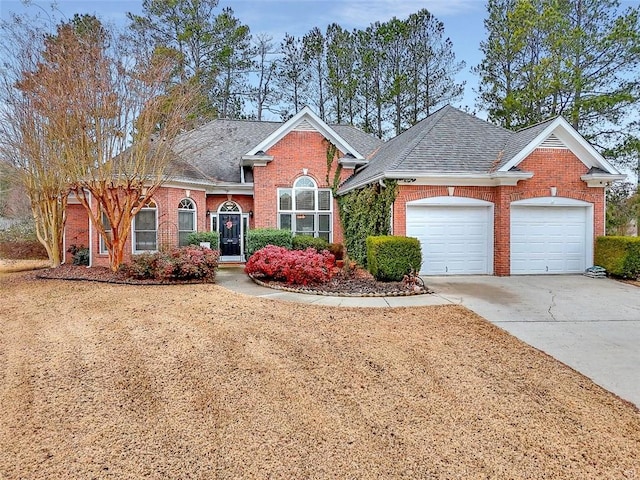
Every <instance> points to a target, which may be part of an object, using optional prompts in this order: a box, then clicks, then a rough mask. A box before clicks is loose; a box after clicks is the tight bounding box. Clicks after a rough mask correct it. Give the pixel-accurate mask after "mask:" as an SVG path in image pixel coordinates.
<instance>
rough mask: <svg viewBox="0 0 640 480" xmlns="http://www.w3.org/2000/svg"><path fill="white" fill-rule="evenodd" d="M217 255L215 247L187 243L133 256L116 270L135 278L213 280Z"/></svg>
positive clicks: (218, 254)
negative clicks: (183, 245)
mask: <svg viewBox="0 0 640 480" xmlns="http://www.w3.org/2000/svg"><path fill="white" fill-rule="evenodd" d="M219 258H220V253H219V252H218V250H211V249H209V248H204V247H196V246H194V245H189V246H188V247H177V248H173V249H171V250H170V251H169V252H156V253H143V254H141V255H134V256H133V258H132V260H131V263H127V264H124V265H122V266H121V267H120V270H121V271H122V272H123V273H124V274H125V275H126V276H127V277H132V278H137V279H154V280H158V281H175V280H178V281H180V280H182V281H184V280H201V281H204V282H213V281H214V279H215V275H216V269H217V268H218V260H219Z"/></svg>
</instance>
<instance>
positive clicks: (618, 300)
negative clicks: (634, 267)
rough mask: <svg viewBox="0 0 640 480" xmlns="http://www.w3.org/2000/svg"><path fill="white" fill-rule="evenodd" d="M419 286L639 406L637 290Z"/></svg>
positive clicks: (607, 283) (497, 281)
mask: <svg viewBox="0 0 640 480" xmlns="http://www.w3.org/2000/svg"><path fill="white" fill-rule="evenodd" d="M425 283H426V284H427V285H428V286H429V287H431V288H432V289H433V290H435V292H436V293H437V294H438V295H440V296H441V297H442V298H444V299H446V300H448V301H450V302H452V303H460V304H462V305H465V306H466V307H468V308H470V309H471V310H473V311H474V312H476V313H478V314H479V315H482V316H483V317H484V318H486V319H487V320H489V321H491V322H492V323H494V324H496V325H498V326H499V327H501V328H503V329H504V330H506V331H508V332H510V333H511V334H512V335H514V336H516V337H518V338H519V339H521V340H523V341H525V342H526V343H528V344H529V345H532V346H534V347H536V348H538V349H539V350H542V351H544V352H546V353H548V354H549V355H552V356H553V357H555V358H557V359H558V360H560V361H561V362H563V363H565V364H567V365H569V366H570V367H572V368H574V369H576V370H578V371H579V372H581V373H582V374H584V375H586V376H587V377H589V378H591V379H592V380H593V381H594V382H595V383H597V384H598V385H600V386H602V387H604V388H606V389H607V390H609V391H611V392H613V393H615V394H617V395H618V396H620V397H622V398H624V399H625V400H629V401H631V402H633V403H634V404H635V405H636V406H638V407H640V288H638V287H636V286H633V285H627V284H624V283H621V282H616V281H614V280H609V279H593V278H588V277H585V276H582V275H557V276H556V275H554V276H551V275H549V276H513V277H489V276H471V277H466V276H465V277H425Z"/></svg>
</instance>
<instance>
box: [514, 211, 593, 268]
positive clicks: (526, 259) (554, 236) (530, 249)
mask: <svg viewBox="0 0 640 480" xmlns="http://www.w3.org/2000/svg"><path fill="white" fill-rule="evenodd" d="M587 214H588V209H587V208H586V207H566V206H542V207H541V206H517V207H516V206H512V208H511V273H512V274H539V273H580V272H583V271H584V269H585V268H586V266H587V265H586V246H587V243H586V242H587Z"/></svg>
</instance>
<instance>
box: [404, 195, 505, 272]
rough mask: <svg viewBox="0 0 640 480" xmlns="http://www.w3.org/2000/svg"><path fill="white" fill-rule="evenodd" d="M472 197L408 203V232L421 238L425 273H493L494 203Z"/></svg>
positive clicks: (422, 269)
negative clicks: (456, 201)
mask: <svg viewBox="0 0 640 480" xmlns="http://www.w3.org/2000/svg"><path fill="white" fill-rule="evenodd" d="M445 198H452V197H445ZM453 198H455V197H453ZM429 200H432V199H429ZM470 200H471V199H461V201H462V204H457V203H454V204H451V205H449V204H447V205H437V204H435V205H434V204H427V205H424V204H422V205H421V204H415V203H414V204H407V236H409V237H417V238H418V239H419V240H420V245H421V247H422V268H421V271H420V273H421V274H422V275H461V274H481V275H484V274H490V273H493V208H492V204H490V203H489V202H482V201H479V200H478V201H470ZM432 201H434V200H432ZM476 202H480V203H478V204H476ZM416 203H417V202H416ZM469 203H471V204H469Z"/></svg>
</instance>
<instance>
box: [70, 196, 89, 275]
mask: <svg viewBox="0 0 640 480" xmlns="http://www.w3.org/2000/svg"><path fill="white" fill-rule="evenodd" d="M72 245H77V246H83V247H87V246H89V216H88V215H87V211H86V210H85V208H84V207H83V206H82V205H79V204H77V203H74V204H69V205H67V221H66V223H65V226H64V250H65V251H64V261H65V262H68V263H71V262H73V255H71V254H70V253H69V252H67V249H68V248H69V247H71V246H72Z"/></svg>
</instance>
